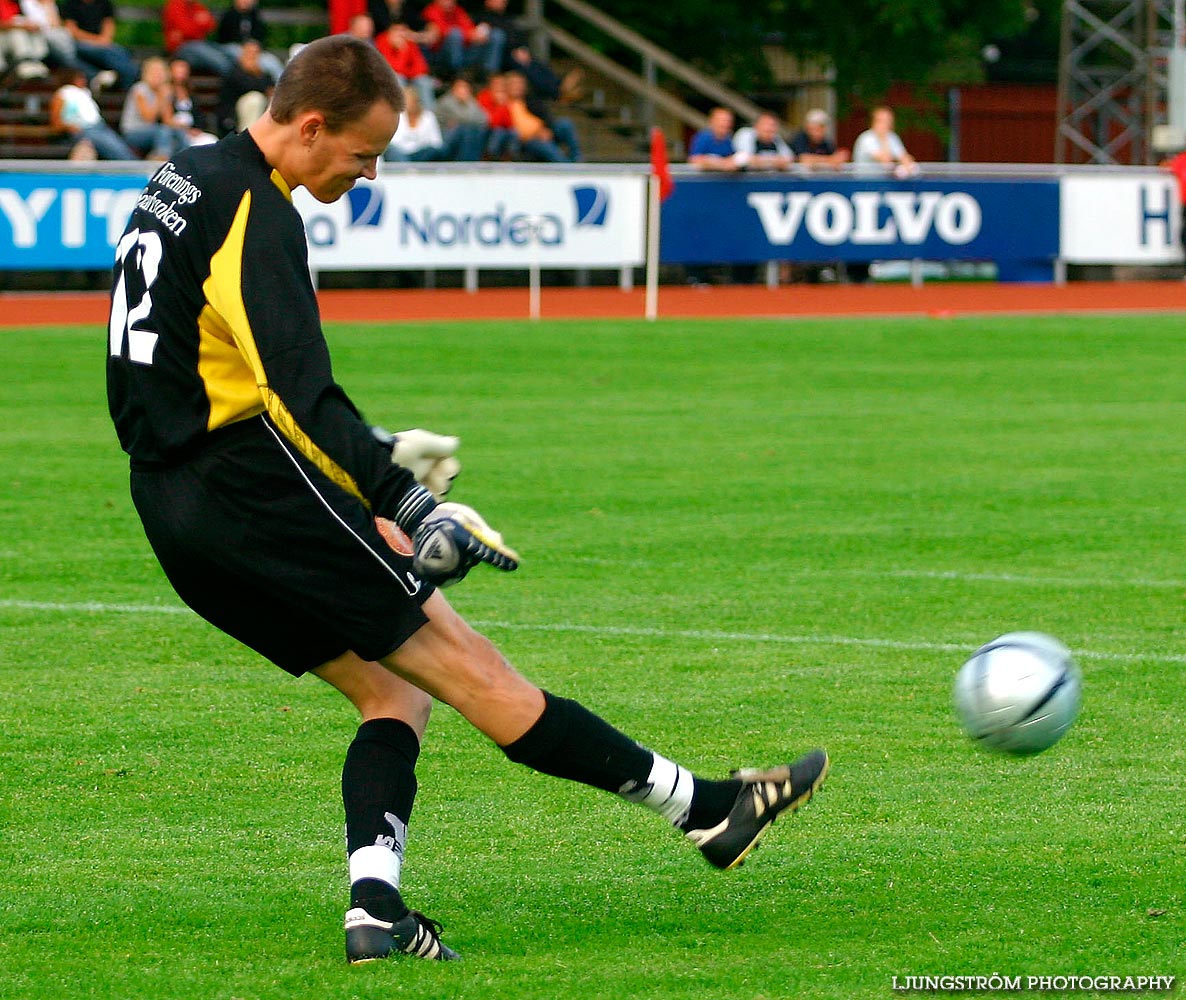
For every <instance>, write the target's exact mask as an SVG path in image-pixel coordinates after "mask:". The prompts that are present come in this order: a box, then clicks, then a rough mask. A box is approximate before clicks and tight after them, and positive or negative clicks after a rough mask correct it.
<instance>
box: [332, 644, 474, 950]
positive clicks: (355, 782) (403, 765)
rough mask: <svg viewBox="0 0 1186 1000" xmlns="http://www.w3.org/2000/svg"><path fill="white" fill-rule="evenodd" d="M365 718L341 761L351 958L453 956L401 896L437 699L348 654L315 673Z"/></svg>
mask: <svg viewBox="0 0 1186 1000" xmlns="http://www.w3.org/2000/svg"><path fill="white" fill-rule="evenodd" d="M312 672H313V673H314V674H316V675H317V676H318V677H320V678H321V679H322V680H323V681H325V682H326V683H328V684H330V685H332V686H333V687H334V688H336V689H337V690H338V691H340V692H341V693H342V694H343V695H345V696H346V698H348V699H349V700H350V702H351V703H352V704H353V705H354V707H355V708H357V709H358V712H359V714H360V715H361V716H362V723H361V725H360V726H359V727H358V732H357V733H356V734H355V737H354V740H353V741H352V742H351V744H350V748H349V749H348V750H347V752H346V761H345V763H344V764H343V766H342V804H343V806H344V807H345V810H346V852H347V855H348V857H349V865H350V910H349V912H348V913H347V914H346V955H347V957H348V958H349V959H350V961H352V962H360V961H367V960H369V959H372V958H382V957H385V956H386V955H389V954H391V953H392V952H394V951H410V952H413V953H415V954H418V955H422V956H423V957H426V958H442V959H446V958H453V957H455V955H456V953H455V952H453V951H452V950H450V949H449V948H448V947H446V946H445V945H444V944H442V943H441V941H440V939H439V936H438V935H439V930H438V929H437V928H436V927H435V926H434V925H433V924H431V923H430V922H427V921H426V920H425V918H423V917H422V916H420V915H417V914H414V913H413V912H412V911H410V910H409V909H408V906H407V905H406V904H405V903H404V900H403V897H402V896H401V895H400V892H399V887H400V871H401V869H402V867H403V861H404V849H405V846H406V844H407V832H408V823H409V822H410V821H411V818H412V806H413V804H414V803H415V800H416V758H417V756H418V755H419V753H420V744H421V742H422V741H423V739H424V731H425V728H426V727H427V725H428V717H429V713H430V712H431V711H432V698H431V697H430V696H429V695H428V694H426V693H425V692H424V691H422V690H420V689H419V688H417V687H415V686H414V685H412V684H409V683H408V682H407V681H405V680H404V679H403V678H401V677H397V676H396V675H395V674H393V673H391V671H389V670H386V669H385V668H384V667H382V666H380V665H379V664H377V663H374V662H371V661H367V660H363V659H362V658H361V657H359V656H357V655H356V654H354V653H346V654H344V655H342V656H339V657H337V658H336V659H333V660H331V661H329V662H328V663H325V664H322V665H321V666H320V667H316V668H314V669H313V671H312Z"/></svg>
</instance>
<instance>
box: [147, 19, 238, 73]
mask: <svg viewBox="0 0 1186 1000" xmlns="http://www.w3.org/2000/svg"><path fill="white" fill-rule="evenodd" d="M214 26H215V21H214V15H213V14H212V13H210V8H209V7H207V6H206V5H205V4H202V3H199V2H198V0H165V5H164V7H162V8H161V29H162V31H163V32H164V39H165V52H167V53H168V54H169V55H170V56H177V57H178V58H179V59H184V60H185V61H186V62H187V63H189V64H190V66H191V67H193V68H194V69H196V70H197V71H198V72H199V73H212V74H214V75H215V76H226V75H227V74H228V73H229V72H230V71H231V68H232V67H233V66H234V65H235V61H234V59H232V58H231V57H230V56H228V55H227V54H226V53H225V52H223V51H222V47H221V46H219V45H216V44H215V43H214V42H212V41H210V40H209V39H208V37H207V36H209V34H210V33H211V32H212V31H213V30H214Z"/></svg>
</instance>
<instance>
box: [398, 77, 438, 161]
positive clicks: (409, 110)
mask: <svg viewBox="0 0 1186 1000" xmlns="http://www.w3.org/2000/svg"><path fill="white" fill-rule="evenodd" d="M404 97H405V98H406V100H407V107H406V108H405V109H404V113H403V114H402V115H400V116H399V125H398V126H397V127H396V130H395V135H393V136H392V137H391V145H389V146H388V147H387V151H386V152H385V153H384V154H383V159H384V160H386V161H387V162H388V163H423V162H426V161H429V160H443V159H445V140H444V137H443V136H442V135H441V126H440V123H439V122H438V121H437V116H436V115H435V114H433V113H432V112H431V111H429V110H427V109H426V108H422V107H421V106H420V98H419V96H418V94H417V92H416V91H415V90H407V91H405V92H404Z"/></svg>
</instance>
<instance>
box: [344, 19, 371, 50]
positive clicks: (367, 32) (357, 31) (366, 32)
mask: <svg viewBox="0 0 1186 1000" xmlns="http://www.w3.org/2000/svg"><path fill="white" fill-rule="evenodd" d="M346 34H348V35H353V36H354V37H355V38H358V39H361V40H362V41H364V42H371V43H372V44H374V41H375V22H374V20H373V19H372V18H371V15H370V14H355V15H354V16H353V17H352V18H350V26H349V27H348V28H347V29H346Z"/></svg>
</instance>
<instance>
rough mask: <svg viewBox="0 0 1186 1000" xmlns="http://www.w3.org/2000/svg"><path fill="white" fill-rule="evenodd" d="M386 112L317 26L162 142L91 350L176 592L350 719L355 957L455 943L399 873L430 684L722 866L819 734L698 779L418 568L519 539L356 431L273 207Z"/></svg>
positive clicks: (440, 464) (142, 510)
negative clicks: (572, 691)
mask: <svg viewBox="0 0 1186 1000" xmlns="http://www.w3.org/2000/svg"><path fill="white" fill-rule="evenodd" d="M402 109H403V94H402V91H401V90H400V86H399V82H398V81H397V79H396V77H395V75H394V74H393V73H392V71H391V69H390V67H388V65H387V63H386V62H385V61H384V60H383V58H382V56H381V55H379V53H378V52H377V51H376V50H375V49H374V48H373V47H371V46H370V45H367V44H366V43H364V42H359V41H357V40H356V39H354V38H352V37H350V36H345V35H335V36H331V37H328V38H323V39H321V40H319V41H316V42H313V43H312V44H310V45H308V46H306V47H305V48H304V49H302V50H301V51H300V53H298V54H297V55H296V56H295V57H294V58H293V59H292V60H291V61H290V62H289V64H288V66H287V67H286V68H285V70H284V74H283V75H282V76H281V78H280V80H279V82H278V83H277V85H276V89H275V92H274V94H273V97H272V101H271V105H270V106H269V108H268V111H267V112H266V113H265V114H264V116H263V117H262V118H261V119H260V120H259V121H257V122H256V123H255V124H254V125H252V126H251V128H250V129H248V130H247V131H246V132H243V133H241V134H238V135H232V136H229V137H227V138H226V139H223V140H222V141H221V142H220V143H218V144H217V145H212V146H202V147H196V148H193V149H189V150H186V151H184V152H182V153H179V154H178V155H177V156H176V157H174V158H173V159H172V160H170V161H169V162H167V163H165V164H164V165H163V166H162V167H161V168H160V170H158V171H157V173H156V175H155V176H154V177H153V178H152V180H151V181H149V183H148V186H147V188H146V189H145V191H144V193H143V194H142V195H141V197H140V199H139V202H138V205H137V208H136V210H135V211H134V212H133V213H132V217H131V219H130V221H129V222H128V227H127V230H126V231H125V233H124V235H123V237H122V239H121V240H120V241H119V244H118V246H117V248H116V263H115V272H114V286H113V292H112V301H111V322H110V328H109V335H110V339H109V346H110V351H109V357H108V362H107V384H108V397H109V404H110V410H111V415H112V418H113V420H114V422H115V426H116V430H117V433H118V435H119V439H120V443H121V444H122V446H123V448H124V450H125V451H127V452H128V454H129V455H130V456H131V490H132V497H133V500H134V502H135V505H136V509H137V511H138V513H139V515H140V518H141V520H142V522H143V525H144V530H145V534H146V535H147V536H148V540H149V542H150V543H151V545H152V547H153V550H154V551H155V553H156V555H157V557H158V559H159V560H160V563H161V566H162V567H163V568H164V571H165V573H166V575H167V576H168V578H169V580H170V582H171V583H172V585H173V586H174V588H175V589H176V590H177V593H178V594H179V595H180V596H181V598H182V599H183V600H184V601H185V602H186V603H187V604H188V605H189V606H190V607H191V608H193V609H194V610H195V611H196V612H197V613H198V614H200V615H201V616H202V617H204V618H206V619H207V620H208V621H210V622H211V623H213V624H214V625H216V626H217V627H218V628H220V629H222V630H223V631H224V632H227V633H228V634H230V635H232V636H234V637H236V638H237V639H239V640H241V641H242V642H244V643H246V644H247V645H248V646H250V647H251V648H253V649H255V650H257V651H258V652H259V653H261V654H262V655H263V656H265V657H267V658H268V659H270V660H271V661H272V662H273V663H275V664H277V665H278V666H280V667H281V668H283V669H284V670H286V671H288V672H289V673H291V674H294V675H300V674H304V673H307V672H308V673H313V674H315V675H316V676H318V677H320V678H321V679H322V680H324V681H326V682H328V683H329V684H331V685H333V686H334V687H335V688H337V689H338V690H339V691H340V692H342V694H344V695H345V696H346V697H347V698H349V699H350V701H351V702H352V703H353V704H354V705H355V706H356V707H357V708H358V711H359V713H360V714H361V716H362V724H361V725H360V726H359V729H358V733H357V735H356V736H355V737H354V740H353V742H352V743H351V745H350V747H349V750H348V751H347V753H346V762H345V766H344V768H343V772H342V798H343V801H344V804H345V810H346V831H347V849H348V853H349V867H350V883H351V888H350V897H351V898H350V909H349V912H348V913H347V914H346V954H347V957H348V958H349V959H350V961H352V962H358V961H365V960H368V959H373V958H381V957H385V956H387V955H390V954H393V953H398V952H407V953H410V954H414V955H419V956H422V957H425V958H433V959H451V958H455V957H457V956H456V954H455V953H454V952H453V951H452V950H451V949H450V948H448V947H447V946H446V945H445V944H443V943H442V942H441V939H440V925H439V924H437V923H436V922H435V921H432V920H429V919H428V918H426V917H424V916H423V915H422V914H420V913H417V912H415V911H413V910H409V909H408V907H407V906H406V905H405V903H404V900H403V898H402V897H401V895H400V892H399V887H400V865H401V861H402V858H403V853H404V845H405V840H406V836H407V823H408V818H409V816H410V815H411V811H412V802H413V799H414V797H415V794H416V776H415V765H416V757H417V754H418V753H419V750H420V743H421V740H422V739H423V736H424V730H425V726H426V724H427V722H428V716H429V711H430V709H431V707H432V699H433V698H434V697H435V698H439V699H440V700H441V701H443V702H445V703H446V704H449V705H452V706H453V707H454V708H456V709H457V710H458V711H459V712H460V713H461V714H462V715H463V716H464V717H465V718H466V719H468V720H469V721H470V722H471V723H472V724H473V725H474V726H476V727H477V728H478V729H479V730H481V731H482V732H483V733H485V734H486V735H487V736H488V737H489V738H490V739H491V740H493V741H494V743H496V744H497V745H498V746H499V747H500V748H501V749H502V751H503V752H504V753H505V754H506V756H507V757H509V758H510V759H511V760H512V761H517V762H519V763H522V764H526V765H527V766H529V767H532V768H534V769H536V770H537V771H542V772H544V773H546V774H551V775H555V776H557V777H561V778H568V779H571V780H574V781H580V782H584V783H585V784H588V785H593V786H594V787H597V788H602V789H605V790H606V791H608V792H612V793H615V794H617V795H621V796H623V797H624V798H626V799H629V800H630V801H633V802H637V803H639V804H640V805H643V806H646V807H647V808H648V809H651V810H653V811H654V812H657V813H658V814H659V815H661V816H662V817H663V818H664V819H666V820H668V821H669V822H670V823H672V824H674V825H675V826H676V827H677V828H678V829H680V830H682V831H683V832H684V833H685V834H686V835H687V836H688V837H689V838H690V839H691V840H692V842H693V843H695V844H696V846H697V847H699V849H700V851H701V852H702V853H703V854H704V856H705V857H706V858H707V859H708V861H709V862H711V863H712V864H714V865H716V866H717V867H719V868H732V867H734V866H736V865H738V864H740V863H741V861H742V860H743V859H744V858H745V856H746V855H747V854H748V853H749V851H750V850H751V849H752V848H753V847H754V845H755V844H756V843H757V842H758V839H759V838H760V837H761V836H762V834H763V833H764V832H765V831H766V829H767V828H768V827H769V825H770V824H771V823H772V822H773V821H774V820H775V818H776V817H778V816H779V815H780V814H781V813H783V812H790V811H793V810H794V809H796V808H797V807H798V806H800V805H802V804H803V803H804V802H806V801H807V800H808V799H809V798H810V797H811V796H812V794H813V793H814V792H815V790H816V789H817V788H819V786H820V784H821V783H822V782H823V780H824V776H825V774H826V773H827V769H828V758H827V755H826V754H825V753H824V752H823V751H820V750H816V751H813V752H811V753H809V754H807V755H806V756H804V757H802V758H800V759H799V760H797V761H796V762H795V763H793V764H790V765H784V766H782V767H776V768H773V769H772V770H769V771H740V772H737V773H736V774H735V775H734V776H733V777H732V778H729V779H727V780H723V781H711V780H707V779H704V778H700V777H695V776H693V775H692V774H691V773H689V772H688V771H687V770H686V769H685V768H683V767H681V766H680V765H679V764H676V763H674V762H672V761H670V760H668V759H666V758H665V757H662V756H660V755H659V754H657V753H654V752H652V751H651V750H647V749H645V748H643V747H641V746H639V745H638V744H637V743H635V742H634V741H633V740H631V739H629V738H628V737H626V736H624V735H623V734H622V733H620V732H619V731H618V730H616V729H615V728H613V727H612V726H611V725H609V724H608V723H606V722H605V721H604V720H602V719H601V718H599V717H598V716H596V715H594V714H593V713H592V712H590V711H589V710H588V709H586V708H584V707H583V706H582V705H579V704H577V703H576V702H575V701H570V700H568V699H565V698H560V697H557V696H555V695H552V694H548V693H546V692H544V691H541V690H540V689H539V688H538V687H536V686H535V685H533V684H531V683H530V682H529V681H527V680H526V679H524V678H523V677H522V676H520V675H519V674H518V673H516V672H515V670H514V669H513V668H512V667H511V666H510V665H509V664H508V663H507V661H506V660H504V659H503V657H502V656H501V654H500V653H499V652H498V650H496V649H495V648H494V646H493V645H492V644H491V643H490V642H489V641H488V640H487V639H486V638H484V637H483V636H481V635H479V634H478V633H477V632H475V631H474V630H473V629H471V628H470V627H469V626H468V625H467V624H466V623H465V622H464V621H463V620H462V619H461V617H460V616H459V615H458V614H457V613H456V612H455V611H454V610H453V609H452V608H451V607H450V606H449V604H448V603H447V602H446V600H445V598H444V597H443V596H442V595H441V593H440V591H439V590H438V589H437V588H438V587H439V586H440V585H443V584H446V583H450V582H453V581H456V580H457V579H460V578H461V577H462V576H464V575H465V573H466V572H467V571H468V570H469V569H471V568H472V567H473V566H475V565H477V564H478V563H480V562H485V563H489V564H490V565H493V566H495V567H497V568H499V569H502V570H513V569H515V567H516V566H517V557H516V556H515V554H514V552H513V551H512V550H511V549H509V548H508V547H507V546H506V545H505V544H504V543H503V542H502V538H501V536H500V535H498V533H497V532H495V531H493V530H492V529H490V528H489V526H488V525H486V524H485V522H484V521H482V519H481V518H480V517H478V516H477V515H476V514H475V513H474V512H472V511H470V510H469V509H468V508H464V507H461V506H460V505H455V504H447V503H446V504H440V505H438V500H439V499H440V498H441V497H442V496H443V495H444V493H445V492H446V491H447V489H448V487H449V484H450V482H451V479H452V476H453V475H455V474H456V471H457V467H456V463H455V460H454V459H452V458H451V455H450V453H451V451H452V447H453V446H454V445H455V442H452V443H451V444H450V443H449V442H446V443H445V444H444V445H443V446H442V444H441V442H440V440H439V439H436V438H435V436H434V435H426V434H424V433H423V432H405V433H403V434H399V435H395V436H394V438H392V436H391V435H385V434H382V433H379V434H375V433H373V431H372V428H370V427H369V426H367V424H366V423H365V422H364V421H363V420H362V418H361V417H360V416H359V413H358V411H357V410H356V409H355V407H354V406H353V404H352V403H351V402H350V400H349V398H348V397H347V396H346V394H345V393H344V392H343V391H342V389H341V388H340V387H339V386H338V385H337V384H336V383H335V381H334V378H333V373H332V370H331V367H330V360H329V353H328V348H327V346H326V342H325V338H324V336H323V334H322V331H321V324H320V318H319V315H318V311H317V301H316V297H315V294H314V291H313V287H312V284H311V282H310V280H309V272H308V267H307V260H306V242H305V232H304V227H303V225H302V222H301V217H300V215H299V214H298V213H297V211H296V210H295V209H294V208H293V205H292V191H293V190H294V189H295V188H297V187H301V186H303V187H305V188H306V189H307V190H308V191H309V192H310V193H311V194H312V195H313V197H315V198H316V199H318V200H319V201H322V202H326V203H328V202H332V201H335V200H336V199H337V198H339V197H340V196H341V195H343V194H344V193H345V192H346V191H348V190H349V189H350V188H351V187H352V186H353V185H354V183H355V181H357V180H358V179H359V178H360V177H366V178H368V179H371V180H373V179H374V178H375V171H376V163H377V161H378V159H379V157H380V156H381V155H382V153H383V151H384V150H385V149H386V148H387V144H388V142H389V141H390V139H391V136H392V134H393V132H394V131H395V127H396V124H397V122H398V119H399V114H400V112H401V111H402ZM393 459H394V461H393ZM413 470H415V471H416V472H417V473H419V476H420V478H421V479H422V480H423V481H424V482H425V483H427V484H428V486H425V485H422V484H421V483H418V482H417V481H416V478H415V476H414V473H413ZM428 487H432V489H433V490H435V491H436V494H437V495H435V496H434V493H433V492H432V491H431V490H430V488H428ZM391 522H394V525H395V526H397V527H398V528H399V529H402V532H404V533H406V537H407V538H410V539H411V542H410V544H407V545H401V544H400V541H399V539H400V538H404V537H405V536H404V535H402V534H400V533H399V532H395V531H394V530H392V529H391V528H390V523H391ZM381 526H382V527H384V530H386V531H387V533H388V534H387V538H391V539H394V540H395V543H396V544H395V546H394V547H393V546H392V545H391V544H389V542H388V541H387V540H386V539H385V536H384V534H382V533H381V531H380V527H381Z"/></svg>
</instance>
